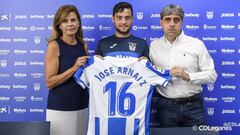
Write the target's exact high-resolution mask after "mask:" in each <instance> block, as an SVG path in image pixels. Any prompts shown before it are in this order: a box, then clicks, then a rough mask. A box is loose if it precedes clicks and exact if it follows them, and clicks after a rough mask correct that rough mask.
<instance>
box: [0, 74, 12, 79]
mask: <svg viewBox="0 0 240 135" xmlns="http://www.w3.org/2000/svg"><path fill="white" fill-rule="evenodd" d="M9 77H10V75H9V74H2V73H0V78H9Z"/></svg>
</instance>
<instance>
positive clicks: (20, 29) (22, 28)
mask: <svg viewBox="0 0 240 135" xmlns="http://www.w3.org/2000/svg"><path fill="white" fill-rule="evenodd" d="M14 30H15V31H26V30H27V27H22V26H14Z"/></svg>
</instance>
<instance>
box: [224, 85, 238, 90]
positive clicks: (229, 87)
mask: <svg viewBox="0 0 240 135" xmlns="http://www.w3.org/2000/svg"><path fill="white" fill-rule="evenodd" d="M221 89H232V90H235V89H236V85H221Z"/></svg>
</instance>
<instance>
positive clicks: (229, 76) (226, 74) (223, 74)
mask: <svg viewBox="0 0 240 135" xmlns="http://www.w3.org/2000/svg"><path fill="white" fill-rule="evenodd" d="M235 76H236V75H235V74H231V73H222V77H223V78H233V77H235Z"/></svg>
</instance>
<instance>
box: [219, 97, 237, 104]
mask: <svg viewBox="0 0 240 135" xmlns="http://www.w3.org/2000/svg"><path fill="white" fill-rule="evenodd" d="M222 100H223V101H224V102H225V103H232V102H233V101H235V97H222Z"/></svg>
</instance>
